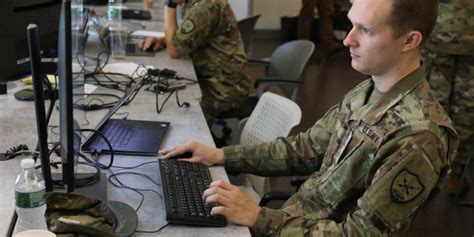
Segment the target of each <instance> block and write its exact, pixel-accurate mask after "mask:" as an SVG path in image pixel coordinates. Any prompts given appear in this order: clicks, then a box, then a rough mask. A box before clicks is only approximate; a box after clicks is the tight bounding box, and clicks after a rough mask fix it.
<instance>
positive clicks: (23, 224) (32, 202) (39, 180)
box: [15, 158, 47, 232]
mask: <svg viewBox="0 0 474 237" xmlns="http://www.w3.org/2000/svg"><path fill="white" fill-rule="evenodd" d="M21 168H22V171H21V173H20V174H19V175H18V177H17V178H16V181H15V207H16V213H17V214H18V220H17V224H16V229H15V230H16V231H15V232H21V231H25V230H31V229H42V230H47V228H46V221H45V218H44V213H45V211H46V201H45V196H44V195H45V191H46V186H45V183H44V179H43V176H42V175H41V174H39V173H38V172H37V171H36V169H35V162H34V160H33V159H31V158H30V159H23V160H22V161H21Z"/></svg>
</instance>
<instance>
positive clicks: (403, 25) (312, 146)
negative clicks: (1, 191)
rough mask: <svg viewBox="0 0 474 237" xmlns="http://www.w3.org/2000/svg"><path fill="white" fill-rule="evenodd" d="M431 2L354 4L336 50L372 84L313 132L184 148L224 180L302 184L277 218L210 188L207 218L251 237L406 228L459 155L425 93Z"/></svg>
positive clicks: (235, 194) (221, 188)
mask: <svg viewBox="0 0 474 237" xmlns="http://www.w3.org/2000/svg"><path fill="white" fill-rule="evenodd" d="M436 13H437V1H436V0H377V1H374V0H354V2H353V5H352V7H351V9H350V11H349V13H348V18H349V19H350V21H351V22H352V24H353V27H352V29H351V31H350V32H349V34H348V35H347V37H346V39H345V40H344V44H345V45H346V46H347V47H349V48H350V53H351V57H352V61H351V64H352V67H353V68H354V69H355V70H357V71H359V72H362V73H365V74H367V75H371V78H370V79H369V80H366V81H364V82H362V83H360V84H359V85H358V86H356V87H355V88H354V89H353V90H351V91H349V92H348V93H347V94H346V95H345V97H344V98H343V100H342V101H341V102H340V103H339V104H338V105H336V106H334V107H333V108H331V109H330V110H329V111H328V112H327V113H326V115H325V116H324V117H323V118H321V119H320V120H318V121H317V122H316V123H315V124H314V125H313V127H312V128H310V129H309V130H308V131H306V132H305V133H300V134H297V135H295V136H292V137H288V138H278V139H276V140H274V141H271V142H268V143H266V144H261V145H254V146H231V147H225V148H223V149H215V148H212V147H209V146H206V145H203V144H199V143H197V142H190V143H187V144H184V145H180V146H177V147H174V148H170V149H165V150H162V151H160V153H161V154H162V155H164V156H165V158H171V157H174V156H176V155H178V154H181V153H184V152H192V153H193V156H192V157H191V158H189V159H188V161H190V162H201V163H204V164H207V165H214V164H224V165H225V168H226V170H227V171H228V172H230V173H239V172H246V173H252V174H257V175H263V176H277V175H278V176H281V175H311V176H310V178H309V179H308V180H307V181H306V182H305V183H304V184H303V185H302V186H301V187H300V189H299V190H298V192H297V193H296V194H294V195H293V196H292V197H291V198H290V199H289V200H288V201H287V202H286V203H285V204H284V205H283V207H281V209H278V210H276V209H270V208H265V207H259V206H258V205H257V204H255V203H253V202H252V201H250V199H249V198H248V197H246V196H245V194H244V193H242V192H241V191H240V190H239V189H238V187H236V186H233V185H231V184H229V183H227V182H224V181H214V182H213V183H211V187H210V188H209V189H207V190H206V191H205V192H204V197H203V198H204V199H205V201H206V202H207V203H217V204H219V206H216V207H213V208H212V214H222V215H224V216H225V217H226V218H227V219H228V220H230V221H231V222H234V223H236V224H240V225H245V226H249V227H250V229H251V231H252V234H253V235H255V236H342V235H348V236H382V235H384V236H386V235H391V234H399V233H400V232H402V231H404V230H406V229H407V227H408V226H409V225H410V223H411V222H412V220H413V218H414V216H415V214H416V213H417V211H418V210H419V209H420V207H421V206H422V205H423V203H424V202H425V201H426V200H427V198H428V196H429V195H430V193H431V192H432V190H433V189H434V188H436V187H437V185H438V184H439V182H440V178H441V176H443V175H445V174H446V171H447V169H448V168H449V166H450V164H451V163H452V161H453V159H454V157H455V153H456V149H457V147H458V137H457V134H456V132H455V130H454V129H453V125H452V123H451V121H450V119H449V117H448V116H447V115H446V113H445V112H444V111H443V108H442V107H441V105H440V104H439V103H438V101H437V100H436V98H435V97H434V96H433V94H432V93H431V91H430V87H429V85H428V83H427V81H426V80H425V79H424V77H425V73H424V68H423V66H422V64H421V62H420V47H421V45H422V44H423V42H424V41H425V40H426V39H427V38H428V36H429V34H430V32H431V30H432V28H433V25H434V24H435V21H436Z"/></svg>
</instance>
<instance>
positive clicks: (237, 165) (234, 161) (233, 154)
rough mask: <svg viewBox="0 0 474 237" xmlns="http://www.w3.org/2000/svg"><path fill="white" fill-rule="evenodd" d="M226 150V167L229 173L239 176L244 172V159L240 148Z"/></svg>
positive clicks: (230, 147) (232, 147) (226, 148)
mask: <svg viewBox="0 0 474 237" xmlns="http://www.w3.org/2000/svg"><path fill="white" fill-rule="evenodd" d="M223 150H224V166H225V169H226V171H227V172H228V173H230V174H239V173H241V172H242V163H243V162H242V159H243V158H242V157H241V154H242V152H241V147H240V146H227V147H224V148H223Z"/></svg>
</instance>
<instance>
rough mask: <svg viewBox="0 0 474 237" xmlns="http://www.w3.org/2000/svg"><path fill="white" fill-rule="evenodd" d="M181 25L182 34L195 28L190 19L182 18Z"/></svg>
mask: <svg viewBox="0 0 474 237" xmlns="http://www.w3.org/2000/svg"><path fill="white" fill-rule="evenodd" d="M182 27H183V30H182V32H183V33H184V34H189V33H191V32H193V31H194V29H195V28H196V26H195V25H194V22H193V21H192V20H190V19H186V20H184V22H183V25H182Z"/></svg>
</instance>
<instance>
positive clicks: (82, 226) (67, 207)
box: [45, 192, 138, 236]
mask: <svg viewBox="0 0 474 237" xmlns="http://www.w3.org/2000/svg"><path fill="white" fill-rule="evenodd" d="M46 204H47V209H46V214H45V217H46V223H47V225H48V228H49V230H51V231H52V232H54V233H56V234H57V235H58V236H68V235H71V234H73V235H74V236H78V235H79V236H82V235H84V236H132V235H133V233H134V232H135V230H136V228H137V225H138V218H137V214H136V212H135V210H134V209H133V208H132V207H130V206H129V205H127V204H125V203H122V202H116V201H109V202H104V201H101V200H98V199H93V198H89V197H86V196H84V195H81V194H76V193H60V192H51V193H48V194H46Z"/></svg>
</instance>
